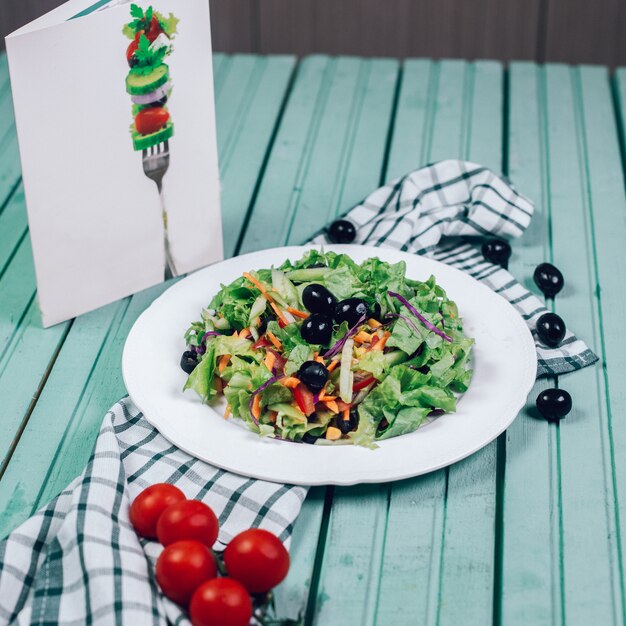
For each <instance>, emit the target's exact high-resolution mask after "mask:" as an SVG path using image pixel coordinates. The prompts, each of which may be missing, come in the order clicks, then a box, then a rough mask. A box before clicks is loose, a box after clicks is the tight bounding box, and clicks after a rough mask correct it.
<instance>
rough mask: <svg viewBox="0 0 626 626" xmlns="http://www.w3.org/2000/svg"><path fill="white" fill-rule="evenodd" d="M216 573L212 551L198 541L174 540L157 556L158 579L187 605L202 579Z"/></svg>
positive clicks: (176, 599) (166, 590) (165, 590)
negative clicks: (174, 541)
mask: <svg viewBox="0 0 626 626" xmlns="http://www.w3.org/2000/svg"><path fill="white" fill-rule="evenodd" d="M216 576H217V566H216V565H215V558H214V557H213V553H212V552H211V550H209V548H207V547H206V546H205V545H204V544H203V543H200V542H199V541H177V542H176V543H173V544H171V545H169V546H167V547H165V548H164V549H163V552H161V554H160V555H159V558H158V559H157V564H156V579H157V582H158V583H159V586H160V587H161V589H162V590H163V593H164V594H165V595H166V596H167V597H168V598H169V599H170V600H173V601H174V602H177V603H178V604H183V605H186V604H187V603H188V602H189V600H190V599H191V596H192V595H193V592H194V591H195V590H196V589H197V588H198V587H199V586H200V585H201V584H202V583H203V582H205V581H207V580H210V579H211V578H215V577H216Z"/></svg>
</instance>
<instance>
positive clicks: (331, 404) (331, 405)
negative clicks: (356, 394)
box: [324, 400, 339, 413]
mask: <svg viewBox="0 0 626 626" xmlns="http://www.w3.org/2000/svg"><path fill="white" fill-rule="evenodd" d="M324 404H325V405H326V406H327V407H328V408H329V409H330V410H331V411H332V412H333V413H339V407H338V406H337V403H336V402H335V401H334V400H324Z"/></svg>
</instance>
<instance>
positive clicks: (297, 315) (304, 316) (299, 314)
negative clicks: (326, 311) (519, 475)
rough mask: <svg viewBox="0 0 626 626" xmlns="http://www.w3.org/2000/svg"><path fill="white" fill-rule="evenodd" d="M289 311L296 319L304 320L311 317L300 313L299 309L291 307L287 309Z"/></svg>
mask: <svg viewBox="0 0 626 626" xmlns="http://www.w3.org/2000/svg"><path fill="white" fill-rule="evenodd" d="M287 310H288V311H289V313H291V314H292V315H295V316H296V317H299V318H300V319H303V320H305V319H306V318H307V317H309V314H308V313H305V312H304V311H299V310H298V309H294V308H293V307H290V306H288V307H287Z"/></svg>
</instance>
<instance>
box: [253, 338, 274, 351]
mask: <svg viewBox="0 0 626 626" xmlns="http://www.w3.org/2000/svg"><path fill="white" fill-rule="evenodd" d="M269 345H270V342H269V341H268V340H267V337H266V336H265V335H261V336H260V337H259V338H258V339H257V340H256V341H255V342H254V343H253V344H252V348H253V349H254V350H256V349H257V348H264V347H265V346H269Z"/></svg>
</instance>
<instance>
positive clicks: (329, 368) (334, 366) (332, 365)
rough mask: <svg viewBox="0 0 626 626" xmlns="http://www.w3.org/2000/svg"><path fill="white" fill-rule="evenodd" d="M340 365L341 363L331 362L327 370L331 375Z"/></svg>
mask: <svg viewBox="0 0 626 626" xmlns="http://www.w3.org/2000/svg"><path fill="white" fill-rule="evenodd" d="M337 365H339V361H331V362H330V365H329V366H328V367H327V368H326V369H327V370H328V373H329V374H330V373H331V372H332V371H333V370H334V369H335V368H336V367H337Z"/></svg>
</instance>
